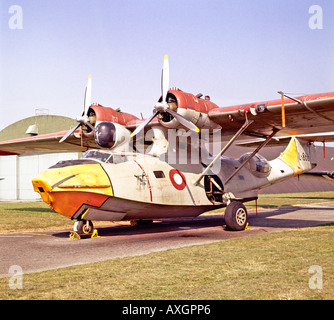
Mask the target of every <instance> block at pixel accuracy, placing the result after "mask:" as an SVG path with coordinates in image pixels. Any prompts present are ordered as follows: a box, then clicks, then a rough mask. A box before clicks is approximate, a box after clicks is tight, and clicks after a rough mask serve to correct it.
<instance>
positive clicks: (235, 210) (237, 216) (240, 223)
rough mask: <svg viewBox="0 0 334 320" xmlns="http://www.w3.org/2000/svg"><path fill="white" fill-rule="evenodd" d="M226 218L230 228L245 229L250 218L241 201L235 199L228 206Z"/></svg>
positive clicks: (235, 229)
mask: <svg viewBox="0 0 334 320" xmlns="http://www.w3.org/2000/svg"><path fill="white" fill-rule="evenodd" d="M224 219H225V223H226V225H227V227H228V228H229V229H231V230H234V231H240V230H244V229H245V228H246V225H247V220H248V216H247V210H246V208H245V206H244V205H243V204H242V203H241V202H239V201H233V202H231V203H230V204H229V205H228V206H227V207H226V210H225V215H224Z"/></svg>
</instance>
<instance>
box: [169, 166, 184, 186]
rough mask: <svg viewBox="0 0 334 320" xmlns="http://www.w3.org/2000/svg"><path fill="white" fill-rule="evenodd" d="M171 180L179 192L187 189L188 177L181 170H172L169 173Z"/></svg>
mask: <svg viewBox="0 0 334 320" xmlns="http://www.w3.org/2000/svg"><path fill="white" fill-rule="evenodd" d="M169 179H170V181H171V182H172V184H173V186H174V188H175V189H177V190H183V189H184V188H185V187H186V184H187V181H186V177H185V176H184V175H183V173H182V172H180V171H179V170H176V169H172V170H171V171H169Z"/></svg>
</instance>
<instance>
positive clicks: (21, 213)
mask: <svg viewBox="0 0 334 320" xmlns="http://www.w3.org/2000/svg"><path fill="white" fill-rule="evenodd" d="M0 226H1V231H0V232H1V233H5V232H15V231H27V230H40V229H48V228H50V229H51V228H59V227H70V226H71V227H72V226H73V221H71V220H70V219H69V218H66V217H64V216H62V215H60V214H58V213H56V212H54V211H53V210H52V209H51V208H50V207H49V206H48V205H47V204H46V203H44V202H8V203H7V202H5V203H4V202H3V203H0Z"/></svg>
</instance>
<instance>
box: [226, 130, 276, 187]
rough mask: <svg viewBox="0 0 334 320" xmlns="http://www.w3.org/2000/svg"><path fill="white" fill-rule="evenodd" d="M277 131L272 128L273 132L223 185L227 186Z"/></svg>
mask: <svg viewBox="0 0 334 320" xmlns="http://www.w3.org/2000/svg"><path fill="white" fill-rule="evenodd" d="M278 131H279V129H277V128H273V132H272V133H271V134H270V135H269V136H268V137H267V138H266V140H264V141H263V142H262V143H261V144H260V145H259V146H258V147H257V148H256V149H255V150H254V151H253V152H252V154H251V155H249V157H248V158H247V159H246V160H245V161H244V162H243V163H242V165H241V166H240V167H239V168H238V169H236V170H235V171H234V172H233V173H232V174H231V175H230V176H229V177H228V178H227V179H226V180H225V181H224V183H223V184H224V185H225V184H227V183H228V182H229V181H230V180H231V179H232V178H233V177H234V176H235V175H236V174H237V173H238V172H239V171H240V170H241V169H242V168H243V167H244V166H245V165H246V164H247V163H248V162H249V161H250V160H251V159H252V158H253V157H254V156H255V155H256V154H257V153H258V152H259V151H260V150H261V149H262V148H263V147H264V146H265V145H266V144H267V143H268V142H269V141H270V140H271V138H272V137H273V136H274V135H275V134H276V133H277V132H278Z"/></svg>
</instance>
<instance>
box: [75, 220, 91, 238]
mask: <svg viewBox="0 0 334 320" xmlns="http://www.w3.org/2000/svg"><path fill="white" fill-rule="evenodd" d="M73 230H74V232H77V233H78V234H79V235H91V234H93V232H94V226H93V222H92V221H90V220H87V221H86V220H78V221H76V222H75V223H74V227H73Z"/></svg>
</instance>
